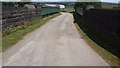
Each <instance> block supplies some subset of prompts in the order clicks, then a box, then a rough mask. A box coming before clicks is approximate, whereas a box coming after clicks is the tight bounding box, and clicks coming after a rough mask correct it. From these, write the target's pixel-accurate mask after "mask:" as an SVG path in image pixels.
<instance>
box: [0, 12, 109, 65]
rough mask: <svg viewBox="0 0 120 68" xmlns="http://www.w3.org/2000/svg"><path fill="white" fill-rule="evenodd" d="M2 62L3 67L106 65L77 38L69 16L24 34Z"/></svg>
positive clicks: (65, 15) (77, 35) (67, 14)
mask: <svg viewBox="0 0 120 68" xmlns="http://www.w3.org/2000/svg"><path fill="white" fill-rule="evenodd" d="M2 59H3V66H109V64H108V63H106V62H105V61H104V60H103V59H102V58H101V57H100V56H99V55H98V54H97V53H96V52H95V51H94V50H92V48H90V47H89V45H88V44H87V43H86V42H85V41H84V39H82V38H81V36H80V35H79V33H78V31H77V29H76V27H75V25H74V23H73V16H72V14H69V13H62V15H60V16H58V17H56V18H54V19H52V20H50V21H49V22H47V23H46V24H45V25H44V26H42V27H40V28H38V29H36V30H35V31H33V32H31V33H30V34H27V35H26V36H25V37H24V38H23V40H21V41H19V42H18V43H17V44H15V45H14V46H13V47H11V48H9V49H8V50H6V51H5V52H4V53H3V57H2Z"/></svg>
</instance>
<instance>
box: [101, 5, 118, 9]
mask: <svg viewBox="0 0 120 68" xmlns="http://www.w3.org/2000/svg"><path fill="white" fill-rule="evenodd" d="M117 7H118V5H102V8H103V9H117ZM119 9H120V8H119Z"/></svg>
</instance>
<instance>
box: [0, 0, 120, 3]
mask: <svg viewBox="0 0 120 68" xmlns="http://www.w3.org/2000/svg"><path fill="white" fill-rule="evenodd" d="M0 1H12V2H15V1H21V0H0ZM22 1H26V0H22ZM27 1H30V0H27ZM31 1H32V2H76V1H79V2H81V1H82V2H84V1H85V2H88V1H91V2H92V1H96V0H31ZM101 1H102V2H112V3H118V2H119V0H101Z"/></svg>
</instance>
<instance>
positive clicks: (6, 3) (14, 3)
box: [2, 2, 16, 6]
mask: <svg viewBox="0 0 120 68" xmlns="http://www.w3.org/2000/svg"><path fill="white" fill-rule="evenodd" d="M15 5H16V2H2V6H15Z"/></svg>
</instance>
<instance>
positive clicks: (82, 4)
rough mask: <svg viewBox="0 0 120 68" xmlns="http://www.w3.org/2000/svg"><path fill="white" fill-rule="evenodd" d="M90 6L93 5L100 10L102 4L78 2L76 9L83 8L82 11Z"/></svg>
mask: <svg viewBox="0 0 120 68" xmlns="http://www.w3.org/2000/svg"><path fill="white" fill-rule="evenodd" d="M88 5H93V6H94V7H95V8H100V7H101V2H76V3H75V8H76V7H81V8H82V9H85V8H86V7H87V6H88Z"/></svg>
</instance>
